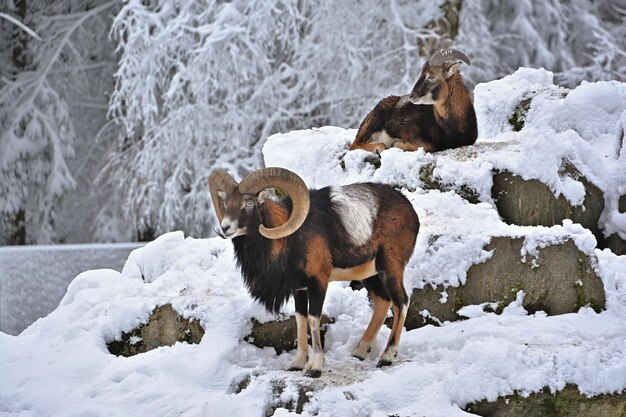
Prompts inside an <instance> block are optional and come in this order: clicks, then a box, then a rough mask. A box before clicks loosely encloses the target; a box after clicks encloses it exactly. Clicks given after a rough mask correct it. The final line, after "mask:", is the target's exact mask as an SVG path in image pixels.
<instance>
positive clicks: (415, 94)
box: [409, 62, 461, 105]
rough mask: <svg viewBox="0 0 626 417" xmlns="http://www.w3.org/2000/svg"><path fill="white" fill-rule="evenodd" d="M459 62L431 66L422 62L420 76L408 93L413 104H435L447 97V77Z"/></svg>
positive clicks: (456, 69) (455, 69)
mask: <svg viewBox="0 0 626 417" xmlns="http://www.w3.org/2000/svg"><path fill="white" fill-rule="evenodd" d="M460 66H461V64H460V63H458V62H451V63H445V64H444V65H443V66H440V67H438V66H432V65H429V64H428V62H426V63H424V66H423V67H422V73H421V74H420V78H419V79H418V80H417V82H416V83H415V87H413V90H412V91H411V94H410V95H409V100H410V101H411V103H413V104H431V105H432V104H437V103H440V102H443V101H445V100H446V98H447V97H448V91H449V90H448V79H449V78H450V77H452V76H453V75H454V74H456V73H457V72H458V70H459V68H460Z"/></svg>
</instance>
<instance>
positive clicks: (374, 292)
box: [352, 275, 391, 360]
mask: <svg viewBox="0 0 626 417" xmlns="http://www.w3.org/2000/svg"><path fill="white" fill-rule="evenodd" d="M363 285H365V288H367V290H368V292H369V296H370V298H371V299H372V303H373V304H374V312H373V313H372V318H371V319H370V322H369V324H368V326H367V329H365V333H363V337H361V341H360V342H359V344H358V345H357V346H356V347H355V348H354V350H353V351H352V356H354V357H355V358H359V359H360V360H363V359H365V357H366V356H367V354H368V353H369V352H370V351H371V350H372V346H373V345H374V342H375V341H376V336H377V335H378V332H379V330H380V328H381V327H382V325H383V323H384V322H385V319H386V318H387V312H388V311H389V306H391V300H390V298H389V295H388V293H387V290H386V289H385V286H384V285H383V283H382V281H381V279H380V276H378V275H376V276H373V277H371V278H368V279H366V280H365V281H363Z"/></svg>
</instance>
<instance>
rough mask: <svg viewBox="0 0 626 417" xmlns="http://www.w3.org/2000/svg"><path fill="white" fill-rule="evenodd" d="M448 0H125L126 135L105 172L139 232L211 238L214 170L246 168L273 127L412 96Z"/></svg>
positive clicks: (122, 96) (314, 121) (349, 116)
mask: <svg viewBox="0 0 626 417" xmlns="http://www.w3.org/2000/svg"><path fill="white" fill-rule="evenodd" d="M442 3H443V2H441V1H440V2H432V1H430V0H428V1H419V2H409V3H407V2H401V1H399V0H392V1H389V2H382V3H378V2H350V4H348V3H346V2H340V1H334V0H321V1H317V0H316V1H313V0H287V1H285V0H270V1H263V2H249V1H245V0H235V1H232V2H222V1H211V0H194V1H182V0H180V1H159V0H152V1H133V0H131V1H129V2H128V3H126V4H125V5H124V7H123V8H122V10H121V11H120V13H119V14H118V15H117V17H116V19H115V22H114V24H113V33H114V34H115V36H116V37H117V39H118V41H119V47H120V52H121V59H120V63H119V70H118V71H117V74H116V77H117V87H116V90H115V93H114V95H113V97H112V100H111V112H112V115H113V116H114V117H116V118H118V119H119V120H120V122H121V123H122V124H123V126H124V128H125V134H124V135H123V136H122V138H121V140H120V143H119V151H118V152H117V153H116V155H115V156H114V157H113V158H112V159H111V161H110V164H109V166H108V169H107V171H106V174H105V177H107V178H110V179H111V181H112V182H113V184H116V185H117V186H118V190H119V191H121V192H122V193H123V195H124V196H125V199H124V208H125V213H126V215H127V216H129V217H130V218H131V219H132V221H133V224H134V226H135V227H136V228H138V229H139V230H143V231H148V232H149V231H154V232H156V233H161V232H163V231H166V230H172V229H178V228H180V229H183V230H185V231H187V232H188V233H192V234H195V235H197V236H202V235H206V234H208V233H209V232H210V228H209V226H210V224H211V223H210V219H211V218H212V209H211V206H210V203H209V201H210V199H209V194H208V188H207V177H208V175H209V173H210V171H211V170H212V169H214V168H217V167H226V168H228V169H230V170H231V171H233V172H234V173H235V175H237V174H239V175H241V174H242V173H243V172H245V171H249V170H250V169H252V168H254V167H256V166H258V165H259V164H260V157H259V155H260V152H259V149H260V144H261V143H262V142H263V140H264V139H265V138H267V136H268V135H269V134H271V133H274V132H277V131H286V130H290V129H293V128H305V127H313V126H320V125H325V124H329V123H331V124H337V125H342V126H354V125H355V124H356V123H358V120H359V119H360V118H361V117H362V115H363V114H364V113H365V112H366V111H367V110H368V109H369V108H371V107H372V106H373V105H374V104H375V102H376V100H378V99H379V97H380V96H381V95H385V94H389V93H390V92H396V93H400V92H406V91H408V89H409V88H410V87H411V86H412V85H413V83H414V82H415V77H416V76H417V74H418V73H419V70H420V67H419V64H420V62H419V58H418V56H419V45H420V42H421V43H427V42H428V41H435V40H438V38H439V35H438V34H437V33H436V32H435V31H433V30H432V29H428V28H427V26H428V24H429V23H431V22H433V21H434V20H435V19H437V18H440V17H441V15H442V10H441V9H440V7H439V6H440V4H442ZM303 157H305V156H303Z"/></svg>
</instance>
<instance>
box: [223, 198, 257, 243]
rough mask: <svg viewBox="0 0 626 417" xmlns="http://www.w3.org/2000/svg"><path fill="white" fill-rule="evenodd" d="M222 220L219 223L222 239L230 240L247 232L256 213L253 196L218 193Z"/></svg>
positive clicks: (255, 203) (255, 202)
mask: <svg viewBox="0 0 626 417" xmlns="http://www.w3.org/2000/svg"><path fill="white" fill-rule="evenodd" d="M219 197H220V203H221V204H222V210H223V213H224V218H223V219H222V222H221V223H220V227H221V228H222V237H225V238H228V239H231V238H234V237H237V236H242V235H245V234H247V232H248V224H249V223H250V220H251V219H252V217H253V216H254V215H255V213H256V211H257V201H256V198H255V196H253V195H250V194H243V195H242V194H239V193H238V192H233V193H231V194H230V195H227V194H226V193H224V192H223V191H220V192H219Z"/></svg>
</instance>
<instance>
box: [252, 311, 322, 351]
mask: <svg viewBox="0 0 626 417" xmlns="http://www.w3.org/2000/svg"><path fill="white" fill-rule="evenodd" d="M332 322H333V320H332V319H331V318H329V317H327V316H325V315H322V321H321V327H320V337H321V339H322V346H324V335H325V334H326V328H327V326H328V324H330V323H332ZM310 335H311V333H310V332H309V337H310ZM296 336H297V328H296V319H295V317H293V316H292V317H290V318H288V319H286V320H279V321H270V322H267V323H261V322H259V321H258V320H255V319H252V331H251V332H250V334H249V335H248V336H246V337H245V338H244V340H246V341H247V342H249V343H252V344H253V345H254V346H256V347H260V348H264V347H268V346H269V347H273V348H274V349H275V350H276V353H277V354H281V353H282V352H285V351H289V350H292V349H295V348H296Z"/></svg>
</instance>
